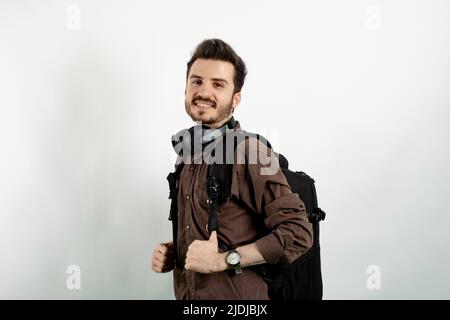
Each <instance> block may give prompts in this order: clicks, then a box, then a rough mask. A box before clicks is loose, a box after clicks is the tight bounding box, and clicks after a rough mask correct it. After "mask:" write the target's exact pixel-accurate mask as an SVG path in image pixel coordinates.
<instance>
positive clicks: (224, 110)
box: [184, 98, 233, 125]
mask: <svg viewBox="0 0 450 320" xmlns="http://www.w3.org/2000/svg"><path fill="white" fill-rule="evenodd" d="M184 106H185V109H186V112H187V113H188V115H189V116H190V117H191V119H192V120H193V121H200V119H196V118H195V117H194V116H193V114H192V112H191V104H190V103H188V102H187V101H185V102H184ZM216 108H217V114H216V115H215V116H211V117H209V118H208V119H206V120H203V121H202V124H206V125H208V124H211V123H216V122H220V121H222V120H224V119H227V118H228V117H229V116H230V115H231V114H232V113H233V98H231V101H230V102H229V103H228V104H227V105H225V106H223V105H222V106H217V105H216Z"/></svg>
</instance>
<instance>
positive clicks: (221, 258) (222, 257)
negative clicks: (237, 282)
mask: <svg viewBox="0 0 450 320" xmlns="http://www.w3.org/2000/svg"><path fill="white" fill-rule="evenodd" d="M227 254H228V253H227V252H223V253H219V254H218V255H217V263H216V272H221V271H225V270H227V269H228V263H227Z"/></svg>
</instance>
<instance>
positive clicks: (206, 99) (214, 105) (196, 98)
mask: <svg viewBox="0 0 450 320" xmlns="http://www.w3.org/2000/svg"><path fill="white" fill-rule="evenodd" d="M198 101H204V102H210V103H211V104H212V105H213V107H216V103H215V102H214V101H212V100H211V99H208V98H203V97H195V98H194V99H192V103H193V104H194V103H196V102H198Z"/></svg>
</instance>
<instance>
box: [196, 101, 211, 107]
mask: <svg viewBox="0 0 450 320" xmlns="http://www.w3.org/2000/svg"><path fill="white" fill-rule="evenodd" d="M195 105H196V106H199V107H203V108H209V107H212V103H208V102H196V103H195Z"/></svg>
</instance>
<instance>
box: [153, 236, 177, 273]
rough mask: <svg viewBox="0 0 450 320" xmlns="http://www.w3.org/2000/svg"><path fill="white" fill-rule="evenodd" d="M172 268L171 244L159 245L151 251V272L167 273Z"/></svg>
mask: <svg viewBox="0 0 450 320" xmlns="http://www.w3.org/2000/svg"><path fill="white" fill-rule="evenodd" d="M173 267H174V258H173V242H172V241H170V242H166V243H160V244H158V245H157V246H156V248H155V250H154V251H153V257H152V270H153V271H155V272H158V273H163V272H169V271H171V270H172V269H173Z"/></svg>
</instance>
